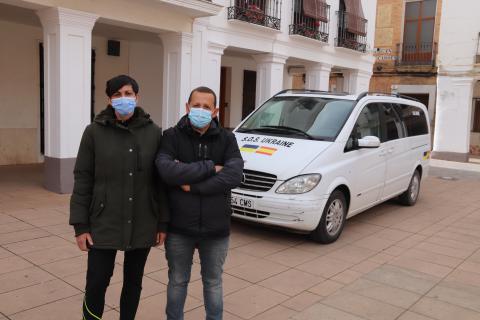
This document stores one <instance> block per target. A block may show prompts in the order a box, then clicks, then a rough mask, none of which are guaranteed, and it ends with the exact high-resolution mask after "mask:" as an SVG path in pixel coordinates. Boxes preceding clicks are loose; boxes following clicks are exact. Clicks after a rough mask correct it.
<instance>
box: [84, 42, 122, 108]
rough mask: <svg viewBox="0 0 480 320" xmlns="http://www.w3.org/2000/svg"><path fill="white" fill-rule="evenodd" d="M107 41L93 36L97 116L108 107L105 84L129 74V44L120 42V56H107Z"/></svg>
mask: <svg viewBox="0 0 480 320" xmlns="http://www.w3.org/2000/svg"><path fill="white" fill-rule="evenodd" d="M107 40H108V39H106V38H104V37H98V36H93V37H92V47H93V49H95V53H96V62H95V114H98V113H99V112H100V111H101V110H103V109H105V107H106V105H107V96H106V94H105V84H106V82H107V80H108V79H111V78H112V77H114V76H116V75H119V74H128V71H129V70H128V69H129V68H128V63H129V45H128V44H129V43H128V41H120V56H119V57H114V56H108V55H107Z"/></svg>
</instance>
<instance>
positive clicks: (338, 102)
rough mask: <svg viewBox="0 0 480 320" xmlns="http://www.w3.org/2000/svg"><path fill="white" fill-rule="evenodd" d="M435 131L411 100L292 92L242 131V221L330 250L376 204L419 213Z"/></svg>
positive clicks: (235, 205)
mask: <svg viewBox="0 0 480 320" xmlns="http://www.w3.org/2000/svg"><path fill="white" fill-rule="evenodd" d="M429 123H430V122H429V120H428V112H427V109H426V108H425V106H424V105H423V104H421V103H420V102H418V101H417V100H415V99H413V98H409V97H404V96H399V95H384V94H375V93H362V94H360V95H359V96H352V95H346V94H335V93H329V92H321V91H313V90H306V91H305V90H302V91H298V90H284V91H282V92H280V93H278V94H276V95H275V96H274V97H272V98H271V99H270V100H268V101H267V102H265V103H264V104H263V105H262V106H261V107H259V108H258V109H257V110H255V111H254V112H253V113H251V114H250V115H249V116H248V117H247V118H246V119H245V120H244V121H242V123H240V125H239V126H238V127H237V128H235V130H234V133H235V136H236V138H237V142H238V145H239V147H240V150H241V152H242V157H243V159H244V161H245V168H244V173H243V181H242V184H241V186H240V187H239V188H237V189H234V190H232V200H231V202H232V212H233V216H234V217H237V218H241V219H245V220H249V221H254V222H258V223H262V224H267V225H272V226H276V227H282V228H286V229H291V230H294V231H295V232H302V233H310V234H311V236H312V238H313V239H314V240H315V241H318V242H321V243H331V242H334V241H335V240H336V239H337V238H338V237H339V236H340V233H341V232H342V230H343V227H344V224H345V220H346V219H347V218H350V217H352V216H354V215H356V214H358V213H360V212H362V211H365V210H367V209H368V208H371V207H373V206H375V205H376V204H379V203H381V202H384V201H386V200H388V199H391V198H395V197H398V198H399V200H400V202H401V203H403V204H405V205H410V206H411V205H414V204H415V202H416V201H417V198H418V194H419V191H420V182H421V179H422V177H425V176H426V174H427V171H428V166H429V158H430V150H431V140H430V126H429Z"/></svg>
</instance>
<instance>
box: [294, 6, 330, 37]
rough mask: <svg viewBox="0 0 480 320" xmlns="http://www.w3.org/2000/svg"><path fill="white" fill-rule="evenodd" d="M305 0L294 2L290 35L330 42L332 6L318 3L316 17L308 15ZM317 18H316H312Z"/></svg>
mask: <svg viewBox="0 0 480 320" xmlns="http://www.w3.org/2000/svg"><path fill="white" fill-rule="evenodd" d="M303 1H304V0H293V7H292V24H291V25H290V28H289V33H290V34H297V35H301V36H304V37H307V38H312V39H316V40H319V41H322V42H328V33H329V32H328V31H329V29H328V21H329V19H330V6H329V5H328V4H326V3H323V2H320V3H318V6H319V8H317V10H316V13H315V14H314V15H307V14H308V13H306V12H305V9H304V6H303ZM312 16H315V17H312Z"/></svg>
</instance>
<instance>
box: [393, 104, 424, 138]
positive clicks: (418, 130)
mask: <svg viewBox="0 0 480 320" xmlns="http://www.w3.org/2000/svg"><path fill="white" fill-rule="evenodd" d="M397 106H398V108H399V109H400V112H399V113H400V115H401V117H402V120H403V122H404V123H405V127H406V128H407V134H408V136H409V137H412V136H420V135H423V134H428V124H427V117H426V116H425V112H423V110H422V109H420V108H418V107H415V106H409V105H406V104H399V105H397Z"/></svg>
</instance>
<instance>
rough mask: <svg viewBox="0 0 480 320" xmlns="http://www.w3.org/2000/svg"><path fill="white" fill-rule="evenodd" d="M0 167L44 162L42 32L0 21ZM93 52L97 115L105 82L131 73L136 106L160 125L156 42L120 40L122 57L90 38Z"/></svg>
mask: <svg viewBox="0 0 480 320" xmlns="http://www.w3.org/2000/svg"><path fill="white" fill-rule="evenodd" d="M0 38H1V39H2V43H3V44H11V45H2V46H1V47H0V70H2V75H5V79H8V80H3V81H2V83H0V111H1V114H2V116H0V165H6V164H26V163H37V162H42V161H43V157H42V156H41V154H40V80H39V79H40V72H39V48H38V46H39V43H40V42H41V41H42V38H43V32H42V28H41V27H39V26H34V25H26V24H18V23H13V22H7V21H4V20H0ZM92 47H93V48H94V49H95V51H96V68H95V84H96V89H95V113H98V112H99V111H100V110H102V109H104V108H105V106H106V104H107V98H106V95H105V83H106V81H107V80H108V79H110V78H111V77H113V76H115V75H118V74H131V75H132V76H133V77H134V78H136V80H137V81H138V82H139V84H140V90H141V101H140V103H139V104H140V105H141V106H145V109H146V111H147V112H148V113H150V114H151V116H152V119H153V120H154V121H155V122H156V123H157V124H160V123H161V108H162V105H161V101H162V78H163V77H162V74H163V70H162V69H163V48H162V46H161V45H160V44H158V43H144V42H135V41H121V55H120V57H112V56H108V55H107V54H106V50H107V38H105V37H101V36H95V35H94V36H93V37H92Z"/></svg>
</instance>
